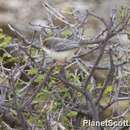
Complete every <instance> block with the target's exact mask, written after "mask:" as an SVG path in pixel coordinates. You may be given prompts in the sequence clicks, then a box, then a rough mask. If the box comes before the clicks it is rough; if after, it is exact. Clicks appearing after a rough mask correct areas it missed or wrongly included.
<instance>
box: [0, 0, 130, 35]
mask: <svg viewBox="0 0 130 130" xmlns="http://www.w3.org/2000/svg"><path fill="white" fill-rule="evenodd" d="M48 2H49V3H50V4H51V5H52V6H53V7H55V8H56V9H58V10H59V11H61V12H62V11H63V10H64V11H70V10H71V9H72V8H73V9H75V10H80V11H81V12H84V11H86V10H89V11H92V12H94V13H96V14H98V15H99V16H102V17H105V18H106V19H107V18H109V15H110V13H111V10H112V9H115V8H119V7H121V6H125V7H130V1H129V0H48ZM46 19H47V13H46V10H45V9H44V7H43V6H42V4H41V2H40V0H21V1H20V0H0V26H1V27H2V28H5V29H4V31H6V32H8V30H7V29H6V25H7V24H8V23H10V24H12V25H13V26H15V27H16V28H17V29H18V30H20V31H21V32H23V33H24V34H25V35H26V34H28V33H30V32H32V31H34V30H38V28H36V27H35V28H34V27H32V26H31V25H30V23H33V24H36V25H39V24H40V25H46V24H47V21H46Z"/></svg>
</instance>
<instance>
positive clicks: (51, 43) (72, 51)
mask: <svg viewBox="0 0 130 130" xmlns="http://www.w3.org/2000/svg"><path fill="white" fill-rule="evenodd" d="M42 49H43V50H44V51H45V53H46V54H47V55H48V56H49V57H51V58H52V59H54V60H56V61H59V62H65V61H68V60H71V59H72V58H73V57H74V56H75V55H76V53H77V52H78V50H79V49H80V46H79V44H78V42H77V41H73V40H68V39H64V38H58V37H49V38H46V39H45V40H44V41H43V47H42Z"/></svg>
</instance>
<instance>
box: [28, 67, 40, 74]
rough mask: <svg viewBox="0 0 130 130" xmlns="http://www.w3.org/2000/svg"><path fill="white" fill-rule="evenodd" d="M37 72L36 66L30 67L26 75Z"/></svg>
mask: <svg viewBox="0 0 130 130" xmlns="http://www.w3.org/2000/svg"><path fill="white" fill-rule="evenodd" d="M37 73H38V70H37V68H31V69H30V70H28V75H35V74H37Z"/></svg>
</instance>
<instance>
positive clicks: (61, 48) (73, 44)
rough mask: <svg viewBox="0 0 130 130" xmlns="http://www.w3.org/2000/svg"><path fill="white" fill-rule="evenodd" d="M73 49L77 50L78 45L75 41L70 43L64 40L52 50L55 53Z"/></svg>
mask: <svg viewBox="0 0 130 130" xmlns="http://www.w3.org/2000/svg"><path fill="white" fill-rule="evenodd" d="M75 48H79V44H78V42H76V41H71V40H65V41H62V42H58V43H57V44H56V45H55V46H54V48H53V49H54V50H56V51H67V50H71V49H75Z"/></svg>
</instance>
